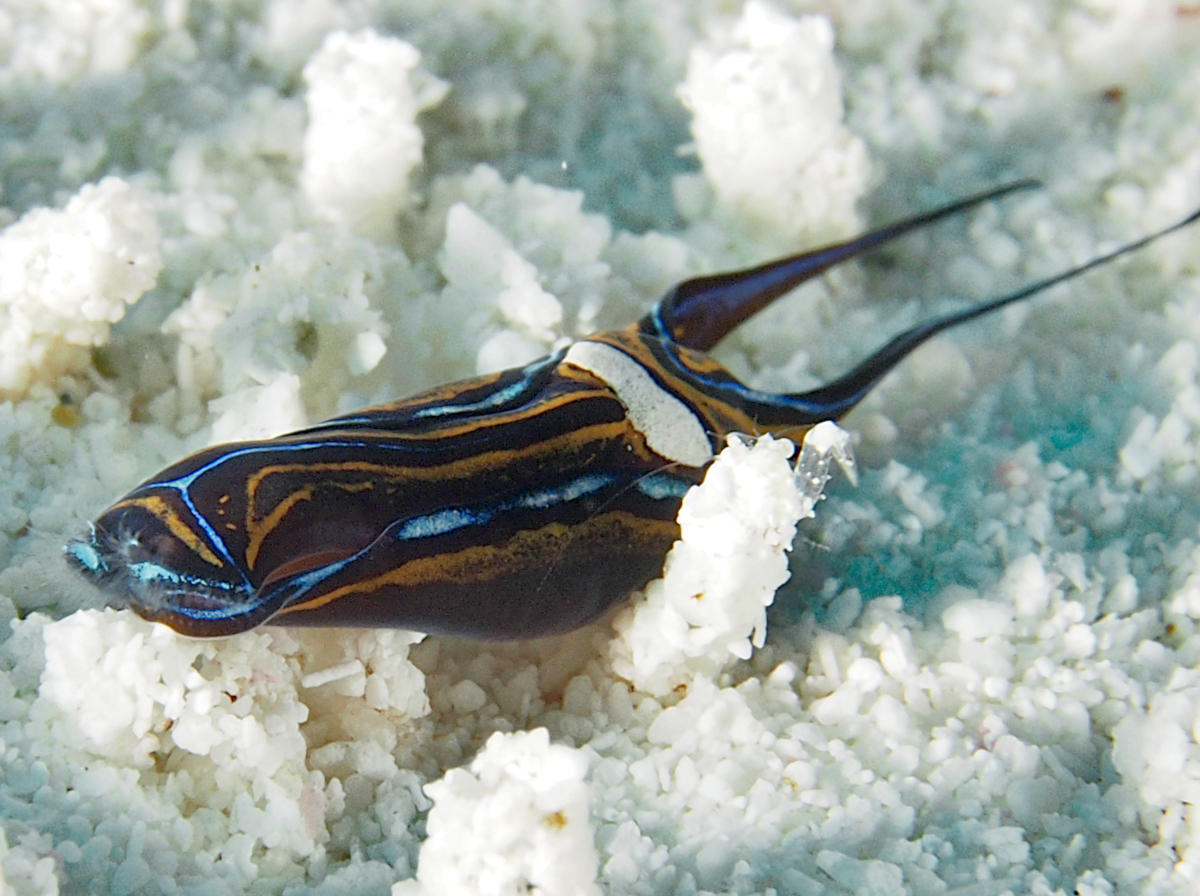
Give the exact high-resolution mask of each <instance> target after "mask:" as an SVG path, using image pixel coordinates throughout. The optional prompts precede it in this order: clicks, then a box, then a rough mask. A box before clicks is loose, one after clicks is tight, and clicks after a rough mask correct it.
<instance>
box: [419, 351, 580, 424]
mask: <svg viewBox="0 0 1200 896" xmlns="http://www.w3.org/2000/svg"><path fill="white" fill-rule="evenodd" d="M563 354H564V352H555V353H554V354H553V355H550V356H549V357H546V358H542V359H541V360H539V361H534V362H533V363H532V364H529V365H527V366H526V367H525V369H524V370H522V371H521V372H522V373H523V374H524V376H523V377H522V378H521V379H519V380H517V381H516V382H515V383H512V384H511V385H508V386H505V387H504V388H503V389H500V390H498V391H496V392H493V393H492V394H491V395H489V396H488V397H487V398H481V399H480V400H479V401H474V402H471V403H470V404H442V405H433V406H431V407H427V408H421V410H419V411H416V412H415V413H414V414H413V418H414V419H420V418H423V417H454V416H457V415H458V414H473V413H475V412H476V411H486V410H490V409H491V408H497V407H500V406H501V405H504V404H508V402H510V401H512V400H513V399H514V398H516V397H517V396H518V395H520V394H521V393H522V392H524V391H525V390H526V389H528V388H529V384H530V382H532V381H533V378H534V377H536V376H537V375H538V374H539V373H541V372H542V371H543V370H545V369H546V368H547V367H552V366H553V365H555V364H557V363H558V362H559V361H561V360H562V357H563Z"/></svg>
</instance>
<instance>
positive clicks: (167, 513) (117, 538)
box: [63, 494, 278, 637]
mask: <svg viewBox="0 0 1200 896" xmlns="http://www.w3.org/2000/svg"><path fill="white" fill-rule="evenodd" d="M207 534H208V533H205V532H203V531H197V530H196V529H194V528H191V527H189V526H188V525H186V524H185V523H184V521H183V518H182V515H181V514H179V513H177V512H176V511H175V510H174V509H172V508H171V505H170V504H169V503H168V501H167V499H166V497H164V496H162V495H153V494H151V495H141V496H139V497H130V498H126V499H125V500H123V501H121V502H120V503H118V504H116V505H115V506H114V507H112V508H111V509H110V510H108V511H107V512H105V513H104V514H103V515H102V516H101V517H100V518H99V519H98V520H97V521H96V522H95V523H94V524H92V525H91V527H90V529H89V532H88V534H87V536H86V537H84V538H80V539H77V540H75V541H72V542H69V543H68V544H67V545H66V546H65V547H64V548H63V552H64V554H65V555H66V557H67V560H68V562H69V563H70V564H71V565H72V566H74V567H75V568H76V569H78V570H79V571H80V572H81V573H82V574H83V575H84V577H85V578H87V579H89V580H90V581H91V582H92V583H93V584H94V585H96V586H97V587H99V588H100V589H101V590H102V591H104V592H105V594H106V595H107V596H108V598H109V605H110V606H119V607H129V608H130V609H132V610H134V611H135V612H136V613H137V614H138V615H139V616H142V617H143V618H145V619H148V620H150V621H152V622H162V623H164V624H166V625H169V626H170V627H171V628H173V629H175V630H176V631H178V632H180V633H181V634H184V635H191V636H194V637H219V636H224V635H231V634H236V633H237V632H241V631H245V630H247V629H250V628H253V627H255V626H256V625H259V624H261V623H262V622H265V621H266V620H267V619H268V618H269V617H270V616H272V615H273V614H274V613H275V611H276V610H277V609H278V608H277V607H276V606H273V605H272V604H273V602H272V601H269V600H262V599H259V598H258V597H256V593H255V592H256V589H255V588H254V587H253V586H252V585H251V584H250V582H249V581H248V579H247V577H246V576H245V574H244V573H243V572H242V570H241V569H239V568H238V566H237V565H236V564H235V563H233V562H231V560H230V559H229V558H228V556H226V557H221V556H219V555H218V554H217V553H215V552H214V551H213V549H212V548H211V547H210V546H209V545H210V542H209V540H208V538H206V535H207ZM215 543H216V544H218V545H220V541H219V540H218V541H216V542H215Z"/></svg>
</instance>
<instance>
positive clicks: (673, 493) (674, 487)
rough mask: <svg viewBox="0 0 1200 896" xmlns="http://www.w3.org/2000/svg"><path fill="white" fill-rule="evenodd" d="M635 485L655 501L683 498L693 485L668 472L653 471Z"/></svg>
mask: <svg viewBox="0 0 1200 896" xmlns="http://www.w3.org/2000/svg"><path fill="white" fill-rule="evenodd" d="M634 485H635V486H636V488H637V490H638V491H639V492H641V493H642V494H643V495H645V496H646V497H647V498H652V499H653V500H655V501H664V500H666V499H668V498H682V497H683V496H684V495H685V494H687V490H688V489H689V488H691V487H692V486H691V483H688V482H685V481H684V480H682V479H676V478H675V477H674V476H671V475H669V474H667V473H652V474H650V475H649V476H643V477H642V478H641V479H639V480H638V481H637V482H636V483H634Z"/></svg>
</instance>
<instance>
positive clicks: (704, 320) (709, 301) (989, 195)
mask: <svg viewBox="0 0 1200 896" xmlns="http://www.w3.org/2000/svg"><path fill="white" fill-rule="evenodd" d="M1038 186H1041V184H1040V183H1039V182H1038V181H1036V180H1020V181H1015V182H1013V183H1010V184H1006V185H1004V186H1002V187H997V188H996V189H994V190H987V191H986V192H983V193H977V194H976V195H974V196H968V197H967V198H966V199H960V200H958V201H957V202H952V203H950V204H949V205H944V206H942V207H941V208H936V209H933V210H932V211H928V212H925V213H923V214H920V215H917V216H916V217H913V218H908V219H906V220H904V221H898V222H897V223H895V224H889V225H887V226H886V227H881V228H879V229H878V230H873V231H871V232H870V233H867V234H863V235H862V236H857V237H854V238H853V239H850V240H846V241H845V242H842V243H834V244H832V245H829V246H824V247H822V248H819V249H812V250H810V251H807V252H801V253H799V254H797V255H790V256H788V257H787V258H781V259H778V260H776V261H770V262H767V263H766V264H764V265H760V266H759V267H755V268H748V269H746V270H742V271H733V272H731V273H727V274H715V275H713V276H711V277H697V278H696V279H694V280H686V281H684V282H683V283H680V284H679V285H677V286H675V287H673V288H672V289H671V290H670V291H668V292H667V294H666V295H664V296H663V297H662V299H661V300H660V301H659V303H658V307H657V308H656V309H655V311H653V312H651V313H650V314H649V315H648V316H647V317H646V319H645V320H643V322H642V329H643V331H646V332H650V333H652V334H655V335H658V336H661V337H663V338H666V339H669V340H670V341H672V342H674V343H676V344H678V345H682V346H685V347H686V348H692V349H697V350H699V351H708V350H709V349H711V348H712V347H713V346H714V345H716V344H717V343H718V342H720V341H721V339H722V338H724V337H725V336H726V335H727V334H728V333H729V332H730V331H732V330H733V329H734V328H735V327H737V325H738V324H740V323H742V322H744V321H746V320H748V319H749V318H751V317H753V316H754V315H755V314H757V313H758V312H759V311H761V310H762V309H763V308H765V307H767V306H768V305H770V304H771V303H772V302H774V301H775V300H776V299H777V298H779V297H780V296H782V295H784V294H785V293H787V292H788V291H789V290H791V289H794V288H795V287H796V286H799V285H800V284H801V283H803V282H805V281H806V280H810V279H812V278H813V277H816V276H819V275H820V274H822V273H824V272H825V271H826V270H828V269H829V268H831V267H833V266H834V265H836V264H840V263H841V262H843V261H845V260H847V259H849V258H853V257H854V256H855V255H859V254H861V253H863V252H866V251H868V250H870V249H874V248H876V247H877V246H881V245H883V244H884V243H887V242H890V241H891V240H894V239H896V238H897V237H901V236H903V235H905V234H907V233H911V232H912V231H914V230H918V229H920V228H922V227H926V226H928V225H930V224H933V223H934V222H936V221H940V220H942V219H943V218H946V217H949V216H951V215H956V214H960V213H962V212H964V211H966V210H968V209H970V208H973V207H974V206H977V205H980V204H981V203H984V202H987V201H988V200H990V199H996V198H998V197H1000V196H1004V195H1007V194H1008V193H1014V192H1016V191H1018V190H1028V189H1030V188H1032V187H1038Z"/></svg>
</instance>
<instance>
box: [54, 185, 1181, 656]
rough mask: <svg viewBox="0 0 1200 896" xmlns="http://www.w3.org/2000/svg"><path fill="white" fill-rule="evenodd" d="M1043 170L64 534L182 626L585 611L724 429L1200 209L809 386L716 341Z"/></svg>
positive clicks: (638, 564) (202, 465) (83, 566)
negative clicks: (778, 387)
mask: <svg viewBox="0 0 1200 896" xmlns="http://www.w3.org/2000/svg"><path fill="white" fill-rule="evenodd" d="M1029 186H1032V184H1031V183H1029V182H1021V183H1016V184H1010V185H1008V186H1005V187H1001V188H999V189H996V190H992V191H990V192H987V193H983V194H980V195H978V196H973V197H970V198H968V199H965V200H962V201H959V202H956V203H954V204H952V205H948V206H946V207H944V208H940V209H937V210H935V211H932V212H928V213H926V214H923V215H920V216H918V217H915V218H912V219H910V220H907V221H903V222H900V223H897V224H893V225H891V226H888V227H884V228H882V229H880V230H877V231H874V232H871V233H868V234H866V235H864V236H861V237H858V238H856V239H852V240H849V241H847V242H844V243H838V244H836V245H832V246H827V247H825V248H821V249H817V250H815V251H811V252H805V253H802V254H799V255H794V256H791V257H789V258H784V259H781V260H779V261H773V262H770V263H768V264H764V265H762V266H760V267H756V268H752V269H749V270H745V271H738V272H735V273H728V274H720V275H716V276H711V277H702V278H699V279H695V280H689V281H687V282H685V283H682V284H680V285H679V286H676V287H675V288H674V289H672V290H671V291H669V292H668V293H667V294H666V295H665V296H664V297H663V298H662V300H661V301H660V302H659V303H658V305H657V307H656V308H655V310H653V311H652V312H650V313H649V314H648V315H647V316H646V317H644V318H643V319H642V320H641V321H640V322H639V323H637V324H634V325H633V326H630V327H629V328H627V329H624V330H619V331H614V332H607V333H599V334H596V335H594V336H591V337H589V338H587V339H584V340H582V341H580V342H576V343H575V344H574V345H572V346H570V347H569V348H567V349H566V350H564V351H560V352H558V353H557V354H554V355H552V356H550V357H548V358H545V359H543V360H540V361H536V362H534V363H532V364H529V365H528V366H526V367H523V368H520V369H514V370H506V371H503V372H501V373H496V374H492V375H490V376H484V377H478V378H475V379H470V380H464V381H462V382H459V383H453V384H450V385H447V386H442V387H440V388H437V389H432V390H430V391H428V392H424V393H422V394H420V395H416V396H414V397H412V398H408V399H404V400H402V401H397V402H395V403H392V404H387V405H383V406H380V407H375V408H368V409H367V410H364V411H360V412H358V413H354V414H349V415H347V416H342V417H336V418H334V419H332V420H327V421H325V422H324V423H320V424H317V425H316V426H312V427H309V428H307V429H303V430H300V431H299V432H294V433H291V434H290V435H285V436H281V437H279V438H275V439H269V440H266V441H257V442H242V443H236V444H231V445H218V446H215V447H212V448H207V449H205V450H203V451H201V452H199V453H198V454H194V455H192V456H191V457H188V458H186V459H185V460H182V461H180V462H179V463H177V464H175V465H173V466H171V467H168V468H167V469H166V470H164V471H163V472H161V473H159V474H158V475H157V476H154V477H152V478H151V479H149V480H147V481H146V482H144V483H142V484H141V485H139V486H138V487H137V488H135V489H134V490H133V491H132V492H130V493H129V494H128V495H126V496H125V497H124V498H123V499H121V500H120V501H119V502H117V503H116V504H115V505H114V506H113V507H112V508H111V509H109V510H108V511H106V512H105V513H104V514H103V515H102V516H101V517H100V518H99V519H98V520H97V521H96V522H95V524H94V525H92V527H91V529H90V532H89V533H88V534H87V536H86V537H84V538H81V539H80V540H77V541H74V542H71V543H70V544H68V545H67V546H66V547H65V548H64V551H65V553H66V556H67V558H68V560H69V561H70V562H71V563H72V564H73V565H74V566H75V567H77V568H78V569H79V570H80V571H81V572H82V573H83V574H84V575H85V576H86V577H87V578H89V579H90V580H92V581H93V582H94V583H96V584H97V585H99V586H100V587H101V588H102V589H104V590H105V591H107V592H108V593H109V594H110V595H111V596H112V601H113V603H114V604H120V605H128V606H131V607H132V608H133V609H134V610H136V611H137V612H138V613H139V614H141V615H142V616H144V617H145V618H147V619H150V620H154V621H157V622H164V623H166V624H167V625H169V626H171V627H172V628H174V629H176V630H177V631H179V632H182V633H184V634H187V635H196V636H221V635H230V634H233V633H235V632H240V631H245V630H247V629H250V628H253V627H254V626H257V625H259V624H261V623H264V622H268V621H270V622H273V623H278V624H283V625H315V626H322V625H325V626H334V625H337V626H388V627H398V628H408V629H415V630H418V631H425V632H432V633H442V634H450V635H457V636H461V637H467V638H477V639H485V640H503V639H513V638H535V637H540V636H543V635H550V634H555V633H559V632H565V631H569V630H571V629H574V628H577V627H579V626H582V625H584V624H585V623H588V622H590V621H592V620H594V619H596V618H597V617H598V616H600V615H601V614H602V613H604V611H605V610H607V609H608V608H610V607H612V606H613V605H615V604H616V603H618V602H619V601H621V600H622V599H623V598H624V597H625V596H626V595H627V594H628V593H629V592H630V591H632V590H633V589H636V588H639V587H640V586H642V585H644V584H645V583H646V582H647V581H649V580H650V579H651V578H653V577H654V576H655V575H657V574H658V573H659V571H660V569H661V567H662V561H663V557H664V555H665V554H666V552H667V550H668V548H669V547H670V545H671V543H672V541H673V540H674V539H675V538H676V537H677V535H678V531H679V530H678V527H677V525H676V523H675V516H676V512H677V511H678V509H679V505H680V501H681V500H682V498H683V495H684V492H686V491H687V489H688V488H690V487H691V486H692V485H695V484H696V483H697V482H699V481H700V479H701V477H702V476H703V474H704V470H705V468H706V467H707V465H708V464H709V462H710V461H711V460H712V459H713V457H714V454H715V452H717V451H719V450H720V449H721V447H722V446H723V445H724V443H725V440H726V437H727V436H728V435H730V434H731V433H747V434H758V433H765V432H769V433H774V434H777V435H781V436H787V437H789V438H791V439H792V440H794V441H797V442H799V441H802V439H803V437H804V434H805V432H806V431H807V430H808V429H809V428H810V427H812V426H813V425H814V424H816V423H818V422H820V421H823V420H836V419H838V418H840V417H841V416H842V415H844V414H845V413H846V412H848V411H849V410H850V409H851V408H853V407H854V406H855V405H856V404H857V403H858V402H859V401H860V400H861V399H862V398H863V396H865V395H866V394H867V392H868V391H869V390H870V389H871V388H872V387H873V386H874V385H875V384H876V383H878V382H879V380H880V379H881V378H882V377H883V376H884V374H886V373H887V372H888V371H889V370H891V369H892V368H893V367H894V366H895V365H896V364H897V363H899V362H900V361H901V360H902V359H903V358H904V357H905V356H907V355H908V353H909V352H911V351H912V350H913V349H915V348H916V347H917V346H919V345H920V344H921V343H923V342H924V341H925V340H927V339H929V338H930V337H932V336H934V335H935V334H937V333H939V332H941V331H943V330H945V329H947V328H949V327H953V326H955V325H957V324H960V323H964V322H966V321H969V320H972V319H974V318H977V317H980V316H981V315H984V314H989V313H991V312H993V311H995V310H997V309H999V308H1002V307H1004V306H1005V305H1008V304H1011V303H1013V302H1018V301H1021V300H1023V299H1026V298H1028V297H1029V296H1032V295H1034V294H1035V293H1038V292H1041V291H1042V290H1045V289H1047V288H1048V287H1050V286H1052V285H1054V284H1056V283H1060V282H1062V281H1064V280H1068V279H1070V278H1072V277H1075V276H1077V275H1079V274H1080V273H1082V272H1084V271H1086V270H1089V269H1090V268H1092V267H1095V266H1097V265H1100V264H1104V263H1106V262H1108V261H1110V260H1112V259H1113V258H1116V257H1117V256H1119V255H1121V254H1123V253H1125V252H1129V251H1132V250H1134V249H1136V248H1139V247H1140V246H1143V245H1145V244H1146V243H1148V242H1149V241H1150V240H1153V239H1155V238H1157V237H1158V236H1161V235H1163V234H1165V233H1168V232H1170V231H1172V230H1176V229H1178V228H1180V227H1183V226H1185V225H1186V224H1189V223H1191V222H1193V221H1195V220H1196V219H1197V218H1198V217H1200V211H1198V212H1197V213H1196V214H1193V215H1192V216H1191V217H1190V218H1188V219H1187V220H1186V221H1182V222H1180V223H1178V224H1176V225H1174V226H1173V227H1169V228H1167V229H1166V230H1163V231H1161V232H1160V233H1158V234H1155V235H1153V236H1150V237H1146V238H1144V239H1141V240H1139V241H1137V242H1134V243H1131V244H1129V245H1127V246H1125V247H1123V248H1121V249H1118V250H1116V251H1115V252H1110V253H1108V254H1106V255H1104V256H1102V257H1100V258H1097V259H1095V260H1093V261H1091V262H1089V263H1087V264H1084V265H1082V266H1080V267H1076V268H1073V269H1071V270H1069V271H1066V272H1064V273H1062V274H1059V275H1058V276H1055V277H1051V278H1049V279H1047V280H1043V281H1041V282H1039V283H1035V284H1033V285H1031V286H1028V287H1026V288H1024V289H1022V290H1020V291H1018V292H1015V293H1012V294H1010V295H1007V296H1003V297H1001V298H997V299H994V300H992V301H989V302H986V303H983V304H980V305H976V306H973V307H971V308H967V309H966V310H963V311H960V312H957V313H954V314H949V315H946V316H944V317H940V318H936V319H934V320H931V321H927V322H926V323H923V324H920V325H919V326H916V327H913V328H912V329H910V330H908V331H906V332H904V333H902V334H901V335H899V336H897V337H895V338H894V339H893V340H892V341H891V342H889V343H888V344H887V345H885V346H884V347H883V348H881V349H880V350H879V351H877V352H876V353H875V354H874V355H872V356H871V357H869V358H868V359H867V360H865V361H864V362H863V363H861V364H860V365H859V366H858V367H856V368H854V369H853V370H852V371H850V372H849V373H848V374H846V375H845V376H843V377H841V378H840V379H837V380H835V381H833V382H831V383H829V384H827V385H825V386H823V387H821V388H819V389H815V390H813V391H811V392H806V393H803V394H790V395H787V394H770V393H764V392H760V391H756V390H754V389H750V388H748V387H746V386H745V385H743V384H742V383H740V382H738V381H737V380H736V379H734V377H733V376H732V375H731V374H730V373H728V372H727V371H726V370H725V369H724V368H722V367H721V366H720V365H719V364H718V363H717V362H716V361H714V360H713V359H712V358H711V357H710V356H709V355H708V354H707V352H708V350H709V349H711V348H712V347H713V346H714V345H715V344H716V343H717V342H718V341H720V339H721V338H722V337H724V336H725V335H726V334H727V333H729V332H730V331H731V330H732V329H733V328H734V327H736V326H737V325H738V324H740V323H741V322H743V321H745V320H746V319H747V318H749V317H750V316H751V315H753V314H755V313H756V312H758V311H760V310H761V309H763V308H764V307H766V306H767V305H768V304H770V303H771V302H772V301H774V300H775V299H776V298H778V297H779V296H781V295H783V294H784V293H785V292H787V291H788V290H790V289H792V288H793V287H794V286H796V285H797V284H798V283H800V282H802V281H804V280H807V279H809V278H811V277H814V276H816V275H818V274H820V273H821V272H822V271H824V270H826V269H827V268H829V267H830V266H831V265H834V264H837V263H838V262H841V261H843V260H845V259H847V258H850V257H851V256H854V255H856V254H858V253H860V252H862V251H864V250H866V249H870V248H872V247H875V246H878V245H879V244H881V243H883V242H885V241H887V240H891V239H894V238H895V237H898V236H900V235H901V234H904V233H907V232H909V231H912V230H914V229H916V228H918V227H922V226H924V225H927V224H929V223H931V222H933V221H936V220H938V219H940V218H943V217H945V216H947V215H951V214H954V213H956V212H960V211H962V210H964V209H966V208H969V207H971V206H974V205H976V204H978V203H980V202H983V201H985V200H988V199H993V198H995V197H998V196H1001V195H1003V194H1006V193H1009V192H1011V191H1013V190H1016V189H1023V188H1026V187H1029Z"/></svg>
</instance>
